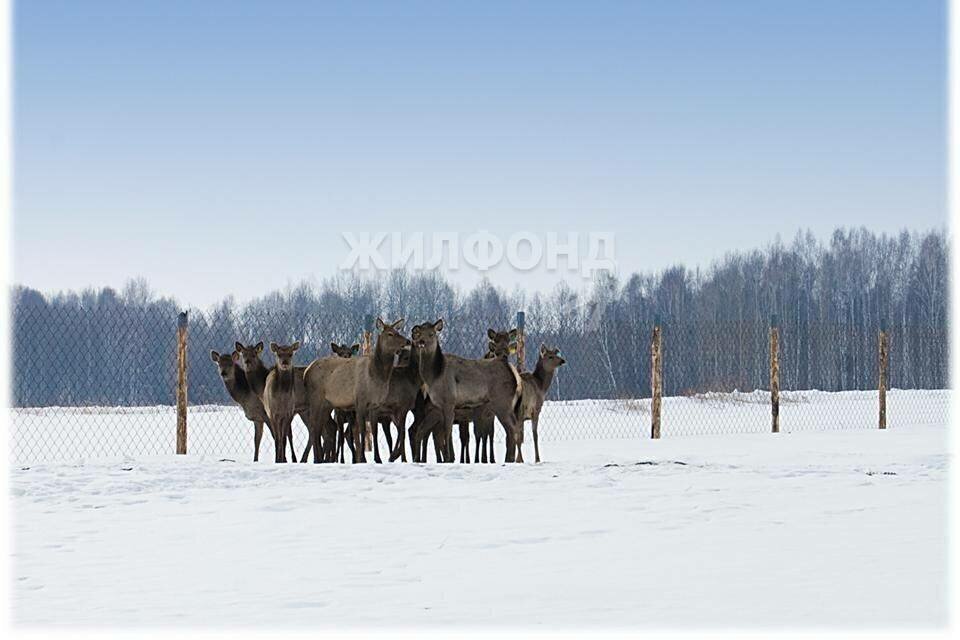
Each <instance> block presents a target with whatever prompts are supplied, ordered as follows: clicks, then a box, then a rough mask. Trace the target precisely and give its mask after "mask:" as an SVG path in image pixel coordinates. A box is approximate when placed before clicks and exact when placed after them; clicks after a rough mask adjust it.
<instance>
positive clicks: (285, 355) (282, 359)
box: [270, 341, 300, 371]
mask: <svg viewBox="0 0 960 640" xmlns="http://www.w3.org/2000/svg"><path fill="white" fill-rule="evenodd" d="M299 348H300V342H299V341H298V342H294V343H293V344H291V345H282V344H277V343H276V342H271V343H270V351H272V352H273V355H274V356H275V357H276V359H277V369H279V370H280V371H289V370H290V369H292V368H293V354H294V353H296V352H297V349H299Z"/></svg>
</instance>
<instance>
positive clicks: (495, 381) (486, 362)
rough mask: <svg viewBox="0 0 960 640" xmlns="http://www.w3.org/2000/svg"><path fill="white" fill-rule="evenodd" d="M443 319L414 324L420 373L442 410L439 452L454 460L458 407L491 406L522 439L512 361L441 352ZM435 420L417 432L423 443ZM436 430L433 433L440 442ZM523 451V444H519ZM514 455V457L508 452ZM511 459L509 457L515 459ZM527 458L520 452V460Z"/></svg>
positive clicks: (432, 399)
mask: <svg viewBox="0 0 960 640" xmlns="http://www.w3.org/2000/svg"><path fill="white" fill-rule="evenodd" d="M442 330H443V319H440V320H437V321H436V322H433V323H431V322H425V323H423V324H420V325H417V326H415V327H414V328H413V333H412V338H413V344H414V349H415V350H416V354H417V358H416V360H417V366H418V373H419V374H420V382H421V385H422V387H423V391H424V395H425V398H426V400H427V401H428V402H429V404H430V405H432V406H433V407H436V409H438V410H439V413H438V414H436V418H435V419H434V421H436V420H439V425H438V426H437V428H439V429H440V431H439V434H440V440H441V443H442V444H441V445H440V447H439V449H440V451H441V452H442V453H444V454H445V455H444V456H443V457H444V458H445V460H446V461H448V462H452V455H451V454H452V451H451V450H450V449H451V447H450V444H449V443H450V441H451V437H450V436H451V435H452V430H453V423H454V420H455V419H456V409H457V408H458V407H459V408H461V409H474V408H478V407H483V406H484V405H489V409H490V410H491V411H492V412H493V414H494V416H496V418H497V419H498V420H499V421H500V423H501V424H502V425H503V426H504V428H505V429H506V430H507V431H508V432H510V433H513V434H514V437H515V439H516V441H517V442H522V440H523V432H522V431H520V430H519V427H518V423H517V419H516V416H515V415H514V409H515V406H516V404H517V402H518V401H519V398H520V385H521V383H520V376H519V374H518V373H517V371H516V369H514V368H513V367H512V366H511V365H510V364H509V363H508V362H506V361H505V360H502V359H500V358H485V359H480V360H472V359H468V358H461V357H460V356H455V355H448V354H445V353H443V350H442V349H441V348H440V341H439V333H440V331H442ZM430 428H434V425H432V424H430V423H429V421H425V423H424V425H423V426H422V427H421V429H420V430H419V431H420V433H418V434H417V443H418V445H419V443H420V442H422V440H423V434H424V433H426V431H427V430H428V429H430ZM436 440H437V435H436V433H435V434H434V441H435V445H436ZM517 451H518V452H519V448H518V449H517ZM510 457H512V456H510ZM512 461H513V460H512V459H508V462H512ZM517 461H518V462H523V459H522V457H521V458H519V459H518V460H517Z"/></svg>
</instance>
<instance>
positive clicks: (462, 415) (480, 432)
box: [448, 329, 517, 464]
mask: <svg viewBox="0 0 960 640" xmlns="http://www.w3.org/2000/svg"><path fill="white" fill-rule="evenodd" d="M487 339H488V342H487V352H486V353H485V354H484V355H483V357H484V358H488V359H489V358H502V359H503V360H504V361H507V359H508V358H509V357H510V354H511V353H512V352H515V351H516V339H517V330H516V329H513V330H511V331H494V330H493V329H487ZM493 419H494V415H493V411H491V410H490V407H489V406H488V405H483V406H481V407H475V408H472V409H464V408H460V407H457V408H456V409H455V410H454V420H453V422H454V424H456V425H457V427H458V428H459V430H460V462H461V463H466V464H469V463H470V423H471V422H473V438H474V440H475V441H476V445H477V446H476V456H475V458H474V459H475V461H476V462H480V441H481V438H482V439H483V440H484V449H483V462H486V461H487V443H489V445H490V461H491V462H495V460H494V459H493ZM448 455H449V456H451V457H452V456H453V452H452V451H450V452H449V453H448Z"/></svg>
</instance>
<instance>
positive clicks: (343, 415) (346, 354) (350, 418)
mask: <svg viewBox="0 0 960 640" xmlns="http://www.w3.org/2000/svg"><path fill="white" fill-rule="evenodd" d="M330 350H331V351H333V353H334V354H336V355H338V356H340V357H341V358H352V357H353V356H355V355H357V354H358V353H360V345H359V344H355V345H353V346H351V347H348V346H347V345H345V344H343V345H341V344H337V343H336V342H331V343H330ZM333 416H334V418H333V421H334V422H335V423H336V425H337V449H336V457H337V458H339V460H340V462H343V458H344V456H343V454H344V448H343V445H344V441H346V443H347V445H349V447H350V454H351V456H354V455H356V453H357V452H356V450H355V449H354V447H353V424H354V422H355V421H356V416H355V414H354V412H353V411H343V410H341V409H336V410H334V412H333ZM390 419H391V416H390V415H384V414H383V413H382V412H381V414H380V416H379V421H380V426H381V428H382V429H383V435H384V437H385V438H386V439H387V448H389V449H390V451H393V450H394V449H393V435H392V433H391V432H390ZM398 455H399V454H398ZM403 458H404V462H406V455H404V456H403ZM393 460H394V458H393V457H392V456H391V458H390V461H391V462H392V461H393ZM331 462H332V461H331Z"/></svg>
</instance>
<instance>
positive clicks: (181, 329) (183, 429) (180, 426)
mask: <svg viewBox="0 0 960 640" xmlns="http://www.w3.org/2000/svg"><path fill="white" fill-rule="evenodd" d="M186 453H187V312H186V311H183V312H181V313H180V315H179V316H178V317H177V454H178V455H185V454H186Z"/></svg>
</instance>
